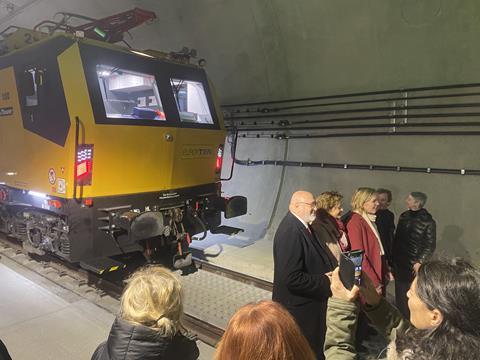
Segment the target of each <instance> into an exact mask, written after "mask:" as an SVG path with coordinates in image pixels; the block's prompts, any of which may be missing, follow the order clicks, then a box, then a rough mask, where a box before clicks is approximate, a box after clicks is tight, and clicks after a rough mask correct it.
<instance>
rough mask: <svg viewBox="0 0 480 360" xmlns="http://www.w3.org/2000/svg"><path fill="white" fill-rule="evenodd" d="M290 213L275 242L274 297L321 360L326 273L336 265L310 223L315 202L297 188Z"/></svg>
mask: <svg viewBox="0 0 480 360" xmlns="http://www.w3.org/2000/svg"><path fill="white" fill-rule="evenodd" d="M289 210H290V211H289V212H288V213H287V215H286V216H285V217H284V218H283V220H282V222H281V223H280V225H279V226H278V229H277V232H276V234H275V238H274V241H273V261H274V279H273V294H272V299H273V300H274V301H277V302H279V303H280V304H282V305H283V306H285V307H286V309H287V310H288V311H289V312H290V314H292V316H293V317H294V318H295V320H296V321H297V324H298V325H299V327H300V328H301V329H302V331H303V334H304V335H305V337H306V338H307V340H308V341H309V343H310V346H311V347H312V349H313V351H314V352H315V353H316V355H317V359H324V355H323V343H324V341H325V331H326V323H325V317H326V311H327V300H328V298H329V297H330V295H331V293H330V281H329V279H328V277H327V275H325V274H326V273H329V272H331V271H332V270H333V269H334V268H335V266H336V265H335V263H334V261H333V259H331V258H330V257H329V256H328V254H327V248H326V245H325V244H322V243H321V242H320V241H318V240H317V239H315V237H314V235H313V232H312V231H311V229H310V227H309V225H310V223H311V222H312V221H313V220H315V211H316V207H315V201H314V199H313V195H312V194H311V193H309V192H306V191H297V192H295V193H294V194H293V195H292V199H291V200H290V206H289Z"/></svg>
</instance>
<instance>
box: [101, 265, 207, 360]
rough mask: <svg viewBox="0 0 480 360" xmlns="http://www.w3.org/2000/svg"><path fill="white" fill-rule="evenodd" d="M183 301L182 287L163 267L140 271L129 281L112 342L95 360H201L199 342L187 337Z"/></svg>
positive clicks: (111, 334)
mask: <svg viewBox="0 0 480 360" xmlns="http://www.w3.org/2000/svg"><path fill="white" fill-rule="evenodd" d="M182 300H183V294H182V285H181V283H180V280H178V279H177V278H176V277H175V275H174V274H172V272H171V271H170V270H168V269H166V268H164V267H161V266H148V267H145V268H142V269H140V270H137V271H136V272H135V273H134V274H133V275H132V276H131V277H130V278H129V279H128V281H127V286H126V287H125V289H124V291H123V294H122V297H121V300H120V314H119V316H117V318H116V319H115V321H114V322H113V325H112V329H111V330H110V334H109V336H108V340H107V341H106V342H104V343H102V344H100V345H99V347H98V348H97V349H96V350H95V353H94V354H93V356H92V360H114V359H129V360H134V359H147V360H170V359H171V360H173V359H185V360H190V359H192V360H194V359H197V358H198V356H199V351H198V348H197V345H196V343H195V341H193V340H191V339H189V338H187V337H186V336H185V335H184V334H183V331H184V329H183V326H182V323H181V318H182V315H183V303H182Z"/></svg>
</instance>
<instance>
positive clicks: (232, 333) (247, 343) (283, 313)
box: [215, 300, 315, 360]
mask: <svg viewBox="0 0 480 360" xmlns="http://www.w3.org/2000/svg"><path fill="white" fill-rule="evenodd" d="M314 359H315V356H314V354H313V351H312V349H311V348H310V346H309V344H308V342H307V340H306V339H305V337H304V336H303V335H302V332H301V331H300V328H299V327H298V325H297V324H296V322H295V320H294V319H293V317H292V316H291V315H290V314H289V313H288V311H287V310H285V308H283V307H282V306H281V305H280V304H278V303H275V302H273V301H266V300H265V301H260V302H259V303H256V304H247V305H245V306H243V307H241V308H240V309H239V310H238V311H237V312H236V313H235V315H233V317H232V318H231V319H230V322H229V323H228V327H227V330H226V331H225V334H224V335H223V337H222V340H221V341H220V344H219V345H218V348H217V351H216V353H215V360H314Z"/></svg>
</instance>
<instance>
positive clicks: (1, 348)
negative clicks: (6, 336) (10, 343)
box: [0, 340, 12, 360]
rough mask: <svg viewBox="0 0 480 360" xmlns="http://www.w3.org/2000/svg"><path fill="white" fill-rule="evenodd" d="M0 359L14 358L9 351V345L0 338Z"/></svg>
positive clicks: (8, 359)
mask: <svg viewBox="0 0 480 360" xmlns="http://www.w3.org/2000/svg"><path fill="white" fill-rule="evenodd" d="M0 360H12V358H11V357H10V354H9V353H8V350H7V347H6V346H5V344H4V343H3V342H2V340H0Z"/></svg>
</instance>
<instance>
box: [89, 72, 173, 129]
mask: <svg viewBox="0 0 480 360" xmlns="http://www.w3.org/2000/svg"><path fill="white" fill-rule="evenodd" d="M97 78H98V83H99V85H100V91H101V93H102V98H103V105H104V106H105V113H106V115H107V118H113V119H141V120H159V121H165V120H166V117H165V113H164V111H163V106H162V101H161V99H160V94H159V92H158V87H157V82H156V80H155V76H154V75H150V74H143V73H139V72H136V71H131V70H126V69H121V68H118V67H113V66H109V65H97Z"/></svg>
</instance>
